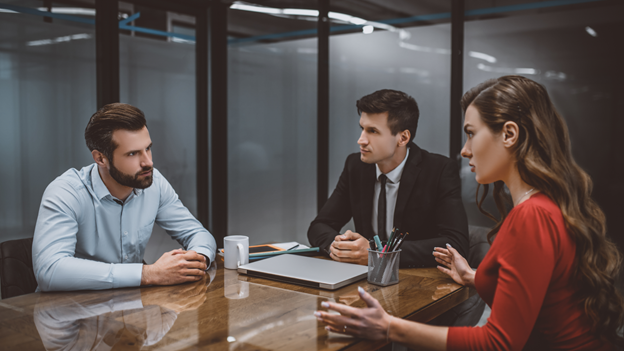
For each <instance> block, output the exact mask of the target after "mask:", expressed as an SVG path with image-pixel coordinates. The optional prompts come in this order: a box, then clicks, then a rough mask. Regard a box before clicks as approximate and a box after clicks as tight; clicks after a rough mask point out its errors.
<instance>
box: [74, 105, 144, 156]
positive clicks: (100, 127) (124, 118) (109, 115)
mask: <svg viewBox="0 0 624 351" xmlns="http://www.w3.org/2000/svg"><path fill="white" fill-rule="evenodd" d="M146 126H147V122H146V121H145V115H144V114H143V111H141V110H139V109H138V108H136V107H134V106H132V105H128V104H122V103H119V102H117V103H112V104H108V105H106V106H104V107H102V108H101V109H99V110H98V111H97V112H96V113H94V114H93V116H91V119H90V120H89V123H88V124H87V128H85V141H86V142H87V147H88V148H89V150H90V151H93V150H98V151H99V152H101V153H102V154H104V156H106V158H108V160H109V161H110V162H112V161H113V151H115V149H116V148H117V146H119V145H116V144H115V143H114V142H113V132H114V131H116V130H120V129H123V130H130V131H136V130H141V129H143V127H146Z"/></svg>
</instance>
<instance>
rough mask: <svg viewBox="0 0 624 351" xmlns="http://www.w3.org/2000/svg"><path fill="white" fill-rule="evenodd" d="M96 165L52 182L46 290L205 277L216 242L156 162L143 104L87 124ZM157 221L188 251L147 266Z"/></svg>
mask: <svg viewBox="0 0 624 351" xmlns="http://www.w3.org/2000/svg"><path fill="white" fill-rule="evenodd" d="M85 139H86V142H87V146H88V147H89V149H90V150H91V154H92V155H93V159H94V160H95V163H94V164H91V165H89V166H87V167H84V168H82V169H81V170H76V169H70V170H68V171H67V172H65V173H64V174H62V175H61V176H59V177H58V178H56V179H55V180H54V181H53V182H52V183H50V185H49V186H48V187H47V188H46V190H45V192H44V194H43V198H42V200H41V206H40V208H39V216H38V217H37V225H36V227H35V235H34V239H33V268H34V272H35V277H36V279H37V283H38V284H39V286H38V288H37V289H38V290H39V291H56V290H65V291H67V290H85V289H110V288H123V287H136V286H141V285H172V284H178V283H183V282H189V281H196V280H200V279H202V278H203V277H204V276H205V274H206V273H205V270H206V269H207V268H208V267H209V266H210V262H212V261H214V258H215V253H216V242H215V240H214V238H213V237H212V235H211V234H210V233H209V232H208V231H207V230H206V229H205V228H203V227H202V225H201V223H200V222H199V221H198V220H197V219H195V218H194V217H193V215H192V214H191V213H190V212H189V210H188V209H187V208H186V207H185V206H184V205H182V202H181V201H180V199H179V198H178V195H177V194H176V193H175V191H174V190H173V188H172V187H171V184H169V182H168V181H167V180H166V179H165V177H163V175H162V174H161V173H160V172H158V170H156V169H155V168H153V163H152V151H151V146H152V141H151V139H150V135H149V132H148V129H147V125H146V121H145V117H144V115H143V112H141V111H140V110H139V109H137V108H136V107H133V106H131V105H127V104H121V103H115V104H109V105H106V106H104V107H103V108H101V109H100V110H99V111H97V112H96V113H95V114H94V115H93V116H92V117H91V119H90V121H89V124H88V125H87V128H86V130H85ZM154 223H157V224H158V225H159V226H161V227H162V228H163V229H165V230H166V231H167V233H168V234H169V235H170V236H171V237H172V238H173V239H175V240H177V241H178V242H179V243H180V244H181V245H182V246H183V247H184V248H185V250H182V249H179V250H173V251H170V252H167V253H165V254H163V255H162V257H161V258H159V259H158V261H156V262H155V263H154V264H152V265H146V264H143V263H142V261H143V255H144V253H145V247H146V245H147V242H148V241H149V238H150V236H151V233H152V227H153V226H154Z"/></svg>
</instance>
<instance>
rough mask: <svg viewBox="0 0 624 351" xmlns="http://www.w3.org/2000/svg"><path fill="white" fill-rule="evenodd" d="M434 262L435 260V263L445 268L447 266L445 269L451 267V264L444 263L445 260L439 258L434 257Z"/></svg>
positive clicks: (448, 262)
mask: <svg viewBox="0 0 624 351" xmlns="http://www.w3.org/2000/svg"><path fill="white" fill-rule="evenodd" d="M435 260H436V262H438V263H440V264H443V265H445V266H447V267H450V266H451V262H450V261H445V260H443V259H440V258H437V257H436V259H435Z"/></svg>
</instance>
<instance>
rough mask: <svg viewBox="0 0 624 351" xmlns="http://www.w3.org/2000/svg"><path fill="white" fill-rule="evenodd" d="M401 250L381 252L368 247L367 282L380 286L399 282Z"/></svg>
mask: <svg viewBox="0 0 624 351" xmlns="http://www.w3.org/2000/svg"><path fill="white" fill-rule="evenodd" d="M400 258H401V250H397V251H392V252H383V253H382V252H381V251H375V250H371V249H368V282H369V283H371V284H375V285H380V286H388V285H394V284H397V283H398V282H399V261H400Z"/></svg>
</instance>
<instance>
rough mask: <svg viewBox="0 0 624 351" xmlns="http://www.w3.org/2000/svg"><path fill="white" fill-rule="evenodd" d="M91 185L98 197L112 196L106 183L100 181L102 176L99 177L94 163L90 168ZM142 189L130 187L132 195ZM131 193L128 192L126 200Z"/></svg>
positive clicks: (141, 192)
mask: <svg viewBox="0 0 624 351" xmlns="http://www.w3.org/2000/svg"><path fill="white" fill-rule="evenodd" d="M152 174H153V173H152ZM91 185H92V186H93V191H94V192H95V195H96V196H97V197H98V199H100V200H102V199H103V198H105V197H106V196H107V195H108V196H110V197H111V198H114V196H113V195H112V194H111V193H110V191H108V188H107V187H106V184H104V181H102V177H100V172H98V166H97V164H95V165H94V167H93V169H92V170H91ZM143 190H144V189H136V188H134V189H132V192H133V193H134V196H139V195H141V194H143ZM132 195H133V194H130V196H129V197H128V198H127V199H126V201H128V200H129V199H130V198H132Z"/></svg>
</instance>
